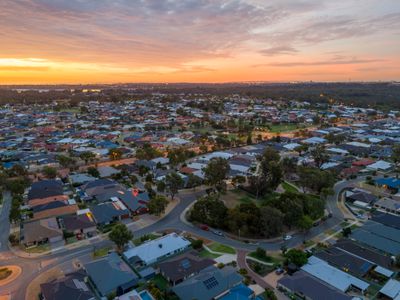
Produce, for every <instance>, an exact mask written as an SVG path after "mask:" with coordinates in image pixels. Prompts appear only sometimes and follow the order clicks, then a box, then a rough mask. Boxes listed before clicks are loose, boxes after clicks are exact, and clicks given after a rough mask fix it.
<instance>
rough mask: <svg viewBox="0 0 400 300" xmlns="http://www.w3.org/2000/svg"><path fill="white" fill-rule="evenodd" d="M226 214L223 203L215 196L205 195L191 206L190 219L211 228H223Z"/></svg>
mask: <svg viewBox="0 0 400 300" xmlns="http://www.w3.org/2000/svg"><path fill="white" fill-rule="evenodd" d="M227 214H228V209H227V208H226V206H225V204H224V202H222V201H221V200H219V199H218V196H216V195H207V196H204V197H202V198H200V199H199V200H197V201H196V203H195V204H194V205H193V209H192V211H191V213H190V218H191V220H193V221H197V222H199V223H205V224H208V225H210V226H212V227H223V226H224V225H225V224H224V223H225V220H226V217H227Z"/></svg>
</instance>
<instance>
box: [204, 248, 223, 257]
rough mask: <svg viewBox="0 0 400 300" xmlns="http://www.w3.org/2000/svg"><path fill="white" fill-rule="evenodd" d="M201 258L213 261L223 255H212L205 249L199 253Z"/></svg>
mask: <svg viewBox="0 0 400 300" xmlns="http://www.w3.org/2000/svg"><path fill="white" fill-rule="evenodd" d="M199 256H200V257H203V258H212V259H214V258H217V257H220V256H221V255H219V254H214V253H211V252H209V251H207V250H206V249H203V250H201V251H200V252H199Z"/></svg>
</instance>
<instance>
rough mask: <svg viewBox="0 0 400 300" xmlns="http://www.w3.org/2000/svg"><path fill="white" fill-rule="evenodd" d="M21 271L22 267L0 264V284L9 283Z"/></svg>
mask: <svg viewBox="0 0 400 300" xmlns="http://www.w3.org/2000/svg"><path fill="white" fill-rule="evenodd" d="M21 273H22V269H21V267H19V266H15V265H12V266H2V267H0V286H5V285H7V284H10V283H11V282H13V281H14V280H15V279H17V278H18V277H19V276H20V275H21Z"/></svg>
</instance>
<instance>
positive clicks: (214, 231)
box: [211, 229, 224, 236]
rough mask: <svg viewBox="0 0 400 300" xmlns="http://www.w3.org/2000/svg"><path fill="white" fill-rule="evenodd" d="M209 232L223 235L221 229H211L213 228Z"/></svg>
mask: <svg viewBox="0 0 400 300" xmlns="http://www.w3.org/2000/svg"><path fill="white" fill-rule="evenodd" d="M211 232H212V233H214V234H216V235H219V236H224V234H223V233H222V231H219V230H215V229H213V230H211Z"/></svg>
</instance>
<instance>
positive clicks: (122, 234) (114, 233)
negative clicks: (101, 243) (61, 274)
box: [108, 223, 133, 252]
mask: <svg viewBox="0 0 400 300" xmlns="http://www.w3.org/2000/svg"><path fill="white" fill-rule="evenodd" d="M108 237H109V238H110V240H111V241H113V242H114V243H115V245H116V246H117V249H118V251H119V252H122V250H123V249H124V247H125V245H126V244H127V243H128V242H129V241H130V240H131V239H132V238H133V234H132V232H131V231H130V230H129V229H128V227H126V225H125V224H121V223H118V224H116V225H115V226H114V227H113V229H112V230H111V232H110V234H109V235H108Z"/></svg>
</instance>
